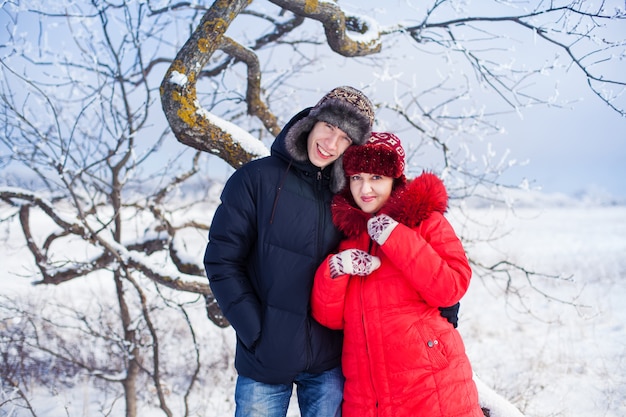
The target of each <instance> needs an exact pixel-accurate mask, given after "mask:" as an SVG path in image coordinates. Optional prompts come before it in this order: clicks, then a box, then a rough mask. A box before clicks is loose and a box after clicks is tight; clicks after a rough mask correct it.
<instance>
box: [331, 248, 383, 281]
mask: <svg viewBox="0 0 626 417" xmlns="http://www.w3.org/2000/svg"><path fill="white" fill-rule="evenodd" d="M328 264H329V266H330V276H331V278H337V277H338V276H340V275H345V274H349V275H360V276H366V275H369V274H371V273H372V272H373V271H375V270H377V269H378V268H379V267H380V258H379V257H378V256H373V255H370V254H369V253H367V252H365V251H362V250H360V249H346V250H344V251H343V252H339V253H337V254H335V255H333V256H331V257H330V258H329V259H328Z"/></svg>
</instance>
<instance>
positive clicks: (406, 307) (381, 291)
mask: <svg viewBox="0 0 626 417" xmlns="http://www.w3.org/2000/svg"><path fill="white" fill-rule="evenodd" d="M343 164H344V169H345V172H346V175H347V177H348V180H349V188H347V189H345V190H344V191H343V192H342V193H340V194H338V195H337V196H336V197H335V198H334V200H333V204H332V214H333V222H334V223H335V224H336V226H337V227H338V228H339V229H340V230H341V231H342V232H343V233H344V235H345V239H344V240H343V241H342V243H341V245H340V247H339V252H338V253H337V254H331V255H329V256H328V257H327V258H326V260H325V261H324V262H323V263H322V264H321V265H320V267H319V269H318V270H317V274H316V277H315V281H314V284H313V292H312V313H313V317H314V318H315V319H316V320H317V321H319V322H320V323H321V324H323V325H325V326H327V327H330V328H332V329H343V331H344V345H343V353H342V366H343V372H344V375H345V377H346V382H345V387H344V402H343V406H342V408H343V410H342V411H343V417H353V416H358V417H365V416H394V417H399V416H424V417H437V416H441V417H461V416H462V417H482V416H483V413H482V411H481V409H480V406H479V405H478V394H477V391H476V386H475V384H474V382H473V380H472V369H471V366H470V363H469V360H468V358H467V356H466V354H465V347H464V345H463V341H462V340H461V336H460V335H459V333H458V332H457V330H456V329H455V328H454V327H453V325H451V324H450V323H449V322H448V321H447V320H446V319H445V318H444V317H442V316H441V314H440V312H439V309H438V307H439V306H449V305H453V304H455V303H457V302H458V301H459V300H460V299H461V297H462V296H463V295H464V294H465V292H466V291H467V288H468V286H469V282H470V276H471V269H470V267H469V264H468V261H467V257H466V255H465V251H464V249H463V246H462V244H461V242H460V240H459V238H458V237H457V236H456V234H455V232H454V230H453V229H452V226H451V225H450V223H448V221H447V220H446V219H445V218H444V216H443V213H444V212H445V210H446V208H447V200H448V197H447V192H446V189H445V187H444V185H443V183H442V182H441V180H440V179H439V178H437V177H436V176H435V175H433V174H429V173H424V174H422V175H420V176H419V177H417V178H415V179H414V180H413V181H410V182H407V180H406V178H405V176H404V173H403V172H404V150H403V148H402V145H401V143H400V140H399V139H398V138H397V137H396V136H395V135H393V134H390V133H373V134H372V137H371V138H370V140H369V142H368V143H366V144H365V145H362V146H358V147H356V146H355V147H351V148H349V149H348V150H347V151H346V152H345V154H344V159H343Z"/></svg>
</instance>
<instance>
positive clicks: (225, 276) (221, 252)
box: [204, 168, 262, 348]
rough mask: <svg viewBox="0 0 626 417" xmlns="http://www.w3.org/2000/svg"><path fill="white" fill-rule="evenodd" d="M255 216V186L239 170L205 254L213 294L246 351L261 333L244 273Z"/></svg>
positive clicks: (230, 183) (225, 192)
mask: <svg viewBox="0 0 626 417" xmlns="http://www.w3.org/2000/svg"><path fill="white" fill-rule="evenodd" d="M255 213H256V193H255V187H254V186H253V183H252V182H251V178H250V176H249V174H248V172H247V171H246V170H245V169H243V168H240V169H239V170H238V171H235V172H234V173H233V175H232V176H231V177H230V178H229V180H228V181H227V183H226V185H225V187H224V190H223V192H222V196H221V204H220V205H219V207H218V208H217V210H216V211H215V215H214V216H213V221H212V223H211V228H210V230H209V242H208V244H207V247H206V251H205V254H204V267H205V269H206V273H207V277H208V278H209V283H210V285H211V290H212V291H213V295H214V296H215V299H216V300H217V302H218V304H219V306H220V308H221V310H222V312H223V313H224V316H225V317H226V318H227V319H228V321H229V322H230V324H231V325H232V326H233V328H234V329H235V331H236V332H237V336H238V337H239V339H241V341H242V342H243V344H244V345H245V346H246V347H248V348H253V347H254V344H255V342H256V341H257V340H258V339H259V337H260V334H261V314H262V313H261V305H260V302H259V299H258V297H257V296H256V293H255V291H254V289H253V287H252V284H251V282H250V278H249V276H248V274H247V261H248V256H249V253H250V251H251V248H252V247H253V246H254V244H255V242H256V239H257V225H256V223H257V222H256V215H255Z"/></svg>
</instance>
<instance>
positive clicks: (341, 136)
mask: <svg viewBox="0 0 626 417" xmlns="http://www.w3.org/2000/svg"><path fill="white" fill-rule="evenodd" d="M351 144H352V139H350V137H349V136H348V135H347V134H346V132H344V131H343V130H341V129H339V128H338V127H337V126H333V125H331V124H330V123H326V122H322V121H318V122H317V123H315V125H314V126H313V129H312V130H311V132H310V133H309V137H308V139H307V152H308V155H309V160H310V161H311V163H312V164H313V165H315V166H316V167H318V168H325V167H327V166H328V165H330V164H332V163H333V162H335V161H336V160H337V158H339V157H340V156H341V155H342V154H343V153H344V151H345V150H346V149H348V146H350V145H351Z"/></svg>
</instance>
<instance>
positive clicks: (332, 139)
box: [326, 133, 341, 149]
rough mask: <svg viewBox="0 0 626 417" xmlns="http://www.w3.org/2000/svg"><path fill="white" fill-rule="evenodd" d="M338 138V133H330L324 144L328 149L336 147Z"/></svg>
mask: <svg viewBox="0 0 626 417" xmlns="http://www.w3.org/2000/svg"><path fill="white" fill-rule="evenodd" d="M340 138H341V135H340V134H339V133H331V134H330V136H329V137H328V139H327V141H326V146H327V147H328V148H330V149H337V146H338V144H339V139H340Z"/></svg>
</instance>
